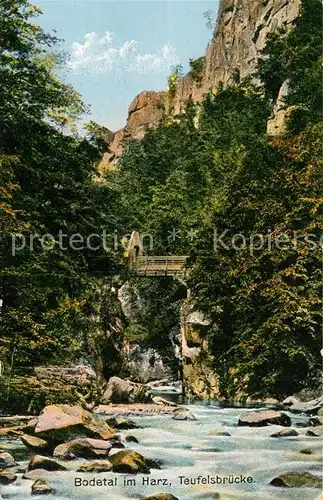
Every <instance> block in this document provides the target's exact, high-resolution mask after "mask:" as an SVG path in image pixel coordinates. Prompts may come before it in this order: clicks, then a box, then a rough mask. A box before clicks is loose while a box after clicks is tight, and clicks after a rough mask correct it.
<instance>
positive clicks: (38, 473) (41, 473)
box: [22, 469, 50, 481]
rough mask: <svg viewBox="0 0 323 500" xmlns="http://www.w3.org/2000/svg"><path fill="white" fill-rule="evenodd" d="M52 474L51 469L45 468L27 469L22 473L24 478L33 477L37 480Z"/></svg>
mask: <svg viewBox="0 0 323 500" xmlns="http://www.w3.org/2000/svg"><path fill="white" fill-rule="evenodd" d="M49 475H50V471H48V470H45V469H33V470H29V471H25V472H24V474H23V475H22V479H33V480H34V481H37V479H45V478H46V476H49Z"/></svg>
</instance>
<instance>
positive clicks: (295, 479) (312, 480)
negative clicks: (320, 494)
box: [270, 472, 322, 488]
mask: <svg viewBox="0 0 323 500" xmlns="http://www.w3.org/2000/svg"><path fill="white" fill-rule="evenodd" d="M270 484H271V485H272V486H281V487H285V488H321V485H322V480H321V478H320V477H319V476H315V475H314V474H311V473H310V472H287V473H285V474H281V475H280V476H277V477H275V478H274V479H273V480H272V481H270Z"/></svg>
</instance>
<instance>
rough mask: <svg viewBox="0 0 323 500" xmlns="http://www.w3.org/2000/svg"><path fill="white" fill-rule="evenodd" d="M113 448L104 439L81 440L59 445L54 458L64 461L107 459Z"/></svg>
mask: <svg viewBox="0 0 323 500" xmlns="http://www.w3.org/2000/svg"><path fill="white" fill-rule="evenodd" d="M111 448H112V443H110V441H104V440H103V439H91V438H80V439H74V440H73V441H69V442H68V443H63V444H60V445H58V446H57V447H56V448H55V450H54V453H53V455H54V457H56V458H60V459H62V460H73V459H74V458H106V457H107V456H108V455H109V452H110V450H111Z"/></svg>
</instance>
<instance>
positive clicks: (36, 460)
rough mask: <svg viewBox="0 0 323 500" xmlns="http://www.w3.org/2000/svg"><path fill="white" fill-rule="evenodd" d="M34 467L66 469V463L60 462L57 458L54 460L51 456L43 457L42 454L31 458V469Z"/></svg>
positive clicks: (51, 469)
mask: <svg viewBox="0 0 323 500" xmlns="http://www.w3.org/2000/svg"><path fill="white" fill-rule="evenodd" d="M34 469H45V470H48V471H59V470H66V467H64V465H61V464H59V463H58V462H56V461H55V460H52V459H51V458H47V457H42V456H41V455H36V456H35V457H33V458H32V459H31V460H30V462H29V464H28V470H29V471H30V470H34Z"/></svg>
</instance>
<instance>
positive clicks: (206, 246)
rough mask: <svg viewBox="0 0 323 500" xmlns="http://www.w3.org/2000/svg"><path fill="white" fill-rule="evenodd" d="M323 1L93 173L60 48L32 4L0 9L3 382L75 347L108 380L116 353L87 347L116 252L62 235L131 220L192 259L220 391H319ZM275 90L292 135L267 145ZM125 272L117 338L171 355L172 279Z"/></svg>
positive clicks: (119, 279) (110, 229)
mask: <svg viewBox="0 0 323 500" xmlns="http://www.w3.org/2000/svg"><path fill="white" fill-rule="evenodd" d="M321 10H322V6H321V2H320V1H319V0H303V2H302V7H301V13H300V15H299V17H298V18H297V19H296V20H295V21H294V23H293V27H292V29H291V30H289V31H287V30H283V29H281V30H280V31H279V32H277V33H275V34H273V35H271V36H269V38H268V42H267V46H266V49H265V51H264V53H263V54H262V56H261V58H260V59H259V65H258V72H257V74H256V75H254V77H255V78H254V79H252V78H250V79H246V80H244V81H241V82H237V83H236V84H232V85H219V86H218V88H217V89H216V91H214V92H210V93H209V94H208V95H207V96H206V97H205V100H204V101H203V102H202V103H201V104H195V103H193V102H188V103H187V108H186V112H185V113H184V114H182V115H180V116H175V117H173V116H165V118H164V119H163V120H162V121H161V122H160V124H159V125H158V126H157V127H156V128H155V129H154V130H147V133H146V135H145V137H144V138H143V139H142V140H130V141H128V142H127V143H126V144H125V147H124V153H123V156H122V158H121V159H120V160H119V161H118V163H117V164H116V165H113V168H110V169H107V171H106V172H105V173H104V174H103V175H101V174H98V171H97V165H98V163H99V160H100V158H101V157H102V153H103V147H102V141H101V139H100V136H99V134H98V130H99V127H97V126H95V125H94V124H91V125H90V126H89V127H88V129H87V130H88V131H87V133H86V135H84V134H80V133H79V126H78V118H79V116H80V115H81V114H82V113H83V112H84V104H83V103H82V100H81V97H80V96H79V95H78V94H77V93H76V92H75V91H74V90H73V89H72V88H71V87H69V86H67V85H65V84H63V83H62V82H61V81H60V79H59V77H58V76H57V75H58V67H59V65H60V64H64V61H63V59H62V58H61V56H60V55H59V40H57V39H55V38H53V37H52V36H49V35H47V34H45V33H44V32H43V31H42V30H41V28H40V27H39V26H38V25H37V24H36V22H37V15H38V14H39V10H38V8H37V7H33V6H32V5H31V4H30V3H29V2H28V1H27V0H16V1H13V0H6V1H3V2H2V3H1V5H0V193H1V199H0V231H1V234H0V259H1V268H0V299H1V302H0V304H1V309H0V313H1V315H0V332H1V333H0V337H1V343H0V359H1V360H2V361H3V363H4V365H5V369H6V376H7V377H8V380H9V382H10V379H11V378H12V377H14V376H15V375H17V374H26V373H28V372H29V371H30V370H31V369H32V368H33V367H35V366H37V365H39V364H44V363H54V364H60V363H63V362H64V363H66V362H71V361H75V360H79V359H80V358H81V357H82V358H84V357H85V358H87V359H89V360H90V361H91V362H92V364H94V365H96V366H95V368H98V369H101V370H103V375H104V376H105V377H106V378H107V377H108V376H110V375H112V374H115V373H116V372H117V370H118V367H119V364H118V363H119V360H117V359H116V356H115V355H114V354H113V355H111V353H110V354H106V359H105V361H104V360H103V361H102V360H100V362H99V360H98V359H96V360H95V359H94V360H93V356H94V357H95V356H96V355H97V356H101V355H102V352H104V351H105V350H106V348H105V346H104V342H105V340H104V339H106V342H108V339H109V335H108V336H104V335H102V331H103V332H105V334H106V333H107V332H110V331H111V330H113V331H115V330H116V328H117V327H115V325H114V321H115V318H116V317H117V316H120V317H122V314H121V313H120V312H119V311H118V307H117V306H116V305H115V297H114V295H113V292H111V291H110V290H111V287H112V288H113V287H119V286H121V285H122V284H123V283H124V282H125V281H126V280H128V279H129V277H128V276H127V262H126V261H125V260H124V258H123V249H122V246H121V245H118V246H115V247H113V244H112V243H113V242H112V241H110V240H109V243H108V244H107V245H98V248H97V249H96V250H95V251H94V250H91V249H89V248H88V247H87V246H86V245H84V247H83V248H82V249H75V248H74V249H73V248H71V245H68V244H66V242H67V241H70V238H71V237H73V235H81V236H82V237H83V238H85V239H86V238H87V236H89V235H90V234H98V235H102V231H104V230H105V231H106V233H107V234H108V235H113V234H114V233H115V232H118V234H120V235H121V234H125V233H128V232H129V231H132V230H138V231H140V232H141V233H149V234H150V235H152V236H153V240H154V247H153V249H151V250H149V249H148V248H147V252H148V253H149V252H151V253H153V254H155V255H165V254H175V255H176V254H178V255H189V260H188V266H189V268H190V271H189V278H188V283H187V286H188V288H189V289H190V290H191V300H192V302H193V303H194V304H195V307H196V309H198V310H200V311H202V312H203V313H204V314H205V315H206V316H207V317H208V318H209V319H210V325H209V326H208V327H207V328H204V329H203V331H201V333H200V334H201V335H202V336H204V338H205V339H207V344H208V349H209V355H210V363H211V369H212V370H213V371H214V372H215V373H216V374H217V375H218V376H219V382H220V387H219V396H221V397H225V398H228V399H234V398H235V395H236V394H237V393H239V394H241V393H243V394H245V395H252V396H260V397H266V396H276V397H282V396H283V395H285V394H292V393H295V392H297V391H299V390H301V389H302V388H304V387H313V388H315V387H317V386H318V383H319V382H318V372H319V370H320V364H321V356H320V325H321V312H322V310H321V300H320V299H321V290H322V289H321V286H322V272H321V271H322V269H321V255H322V246H321V243H320V234H321V229H322V217H321V216H322V204H321V203H322V198H321V196H322V183H321V181H322V149H321V142H320V138H321V136H322V122H321V109H322V108H321V106H322V102H321V98H322V95H321V86H320V83H321V63H322V58H321V51H320V48H321V23H320V19H321V15H322V13H321ZM284 82H287V85H288V97H287V98H286V101H285V107H286V113H285V116H286V123H287V127H286V130H285V132H284V133H283V134H282V135H280V136H279V137H270V136H268V134H267V122H268V119H269V117H270V115H271V113H272V112H273V107H274V102H275V100H276V98H277V94H278V91H279V89H280V87H281V85H282V84H283V83H284ZM174 229H176V231H177V233H176V234H174V237H170V236H169V235H170V234H171V232H172V231H173V230H174ZM18 234H19V235H20V236H19V237H18V236H17V235H18ZM63 234H64V238H65V240H64V241H65V246H64V244H62V238H63V236H62V235H63ZM13 235H15V236H13ZM46 235H47V236H46ZM74 241H75V243H76V240H74ZM13 243H14V244H15V251H14V252H13ZM63 243H64V242H63ZM83 243H84V242H83ZM81 246H82V245H81V244H80V243H79V246H78V248H80V247H81ZM107 247H109V248H107ZM132 281H133V286H134V287H136V288H137V290H139V291H140V295H141V297H142V302H141V304H142V306H143V307H141V309H139V310H138V311H137V312H136V316H135V318H134V320H133V321H132V323H130V324H129V322H128V323H127V321H126V320H125V318H122V321H123V322H124V324H123V326H120V325H119V326H118V328H119V330H120V331H119V333H120V335H121V336H122V335H125V336H126V338H127V339H128V340H130V341H133V342H135V341H138V342H139V343H146V344H147V345H151V346H154V347H156V348H157V349H158V350H159V351H160V352H162V353H163V354H164V355H166V356H170V357H171V353H169V352H168V350H169V342H168V341H169V332H170V330H171V329H172V328H173V327H175V326H176V325H177V324H178V322H179V309H180V303H181V299H182V298H183V290H182V288H183V284H182V283H180V282H176V281H174V280H172V279H171V278H165V279H162V280H160V281H154V282H152V281H151V280H149V279H143V280H141V281H140V282H139V280H138V279H137V278H132ZM113 289H114V288H113ZM118 324H119V323H118ZM111 325H114V326H113V327H112V326H111ZM123 328H124V330H123ZM119 340H120V339H119ZM114 348H116V343H114ZM109 356H110V358H109ZM107 360H109V362H108V361H107ZM102 363H103V364H102ZM6 383H7V382H6ZM9 385H10V384H9ZM9 385H7V386H6V388H7V389H8V387H9ZM4 390H5V389H4V388H3V391H4ZM6 394H8V393H6Z"/></svg>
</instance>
